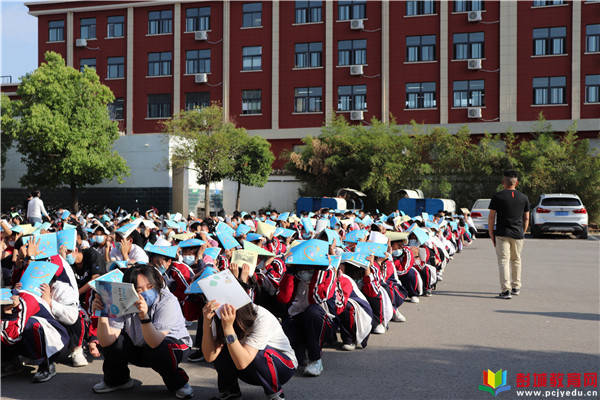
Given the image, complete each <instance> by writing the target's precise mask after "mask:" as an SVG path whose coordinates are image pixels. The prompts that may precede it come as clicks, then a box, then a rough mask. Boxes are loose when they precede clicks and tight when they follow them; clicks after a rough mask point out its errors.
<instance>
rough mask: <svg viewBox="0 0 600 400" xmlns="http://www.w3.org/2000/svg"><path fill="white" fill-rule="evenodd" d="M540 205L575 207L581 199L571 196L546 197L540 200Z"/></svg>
mask: <svg viewBox="0 0 600 400" xmlns="http://www.w3.org/2000/svg"><path fill="white" fill-rule="evenodd" d="M542 205H543V206H550V207H552V206H555V207H556V206H558V207H577V206H580V205H581V201H579V199H575V198H573V197H546V198H545V199H543V200H542Z"/></svg>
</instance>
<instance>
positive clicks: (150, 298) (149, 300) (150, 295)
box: [140, 289, 158, 307]
mask: <svg viewBox="0 0 600 400" xmlns="http://www.w3.org/2000/svg"><path fill="white" fill-rule="evenodd" d="M140 294H141V295H142V297H143V298H144V300H145V301H146V304H148V307H152V304H154V302H155V301H156V298H157V297H158V292H157V291H156V290H154V289H148V290H146V291H145V292H142V293H140Z"/></svg>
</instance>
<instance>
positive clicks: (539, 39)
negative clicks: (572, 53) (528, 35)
mask: <svg viewBox="0 0 600 400" xmlns="http://www.w3.org/2000/svg"><path fill="white" fill-rule="evenodd" d="M566 38H567V28H566V27H564V26H559V27H554V28H536V29H534V30H533V55H534V56H547V55H551V54H565V53H566V49H565V40H566Z"/></svg>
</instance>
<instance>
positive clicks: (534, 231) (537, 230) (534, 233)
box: [531, 225, 542, 239]
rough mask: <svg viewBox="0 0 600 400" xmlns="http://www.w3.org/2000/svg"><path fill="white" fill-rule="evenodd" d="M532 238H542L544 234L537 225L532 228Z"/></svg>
mask: <svg viewBox="0 0 600 400" xmlns="http://www.w3.org/2000/svg"><path fill="white" fill-rule="evenodd" d="M531 236H533V237H534V238H536V239H537V238H540V237H542V232H541V231H540V228H537V227H536V226H535V225H534V226H532V227H531Z"/></svg>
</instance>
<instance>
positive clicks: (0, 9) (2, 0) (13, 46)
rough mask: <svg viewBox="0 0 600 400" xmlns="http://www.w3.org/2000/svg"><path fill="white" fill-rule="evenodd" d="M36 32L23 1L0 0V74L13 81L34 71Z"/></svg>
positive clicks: (34, 21) (34, 23) (35, 20)
mask: <svg viewBox="0 0 600 400" xmlns="http://www.w3.org/2000/svg"><path fill="white" fill-rule="evenodd" d="M37 31H38V29H37V18H35V17H33V16H31V15H29V14H27V7H25V5H24V2H22V1H12V0H0V75H2V76H4V75H11V76H12V81H13V82H15V81H18V79H19V77H21V76H23V75H25V74H26V73H27V72H31V71H33V70H34V69H36V68H37V65H38V60H37V58H38V57H37Z"/></svg>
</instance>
